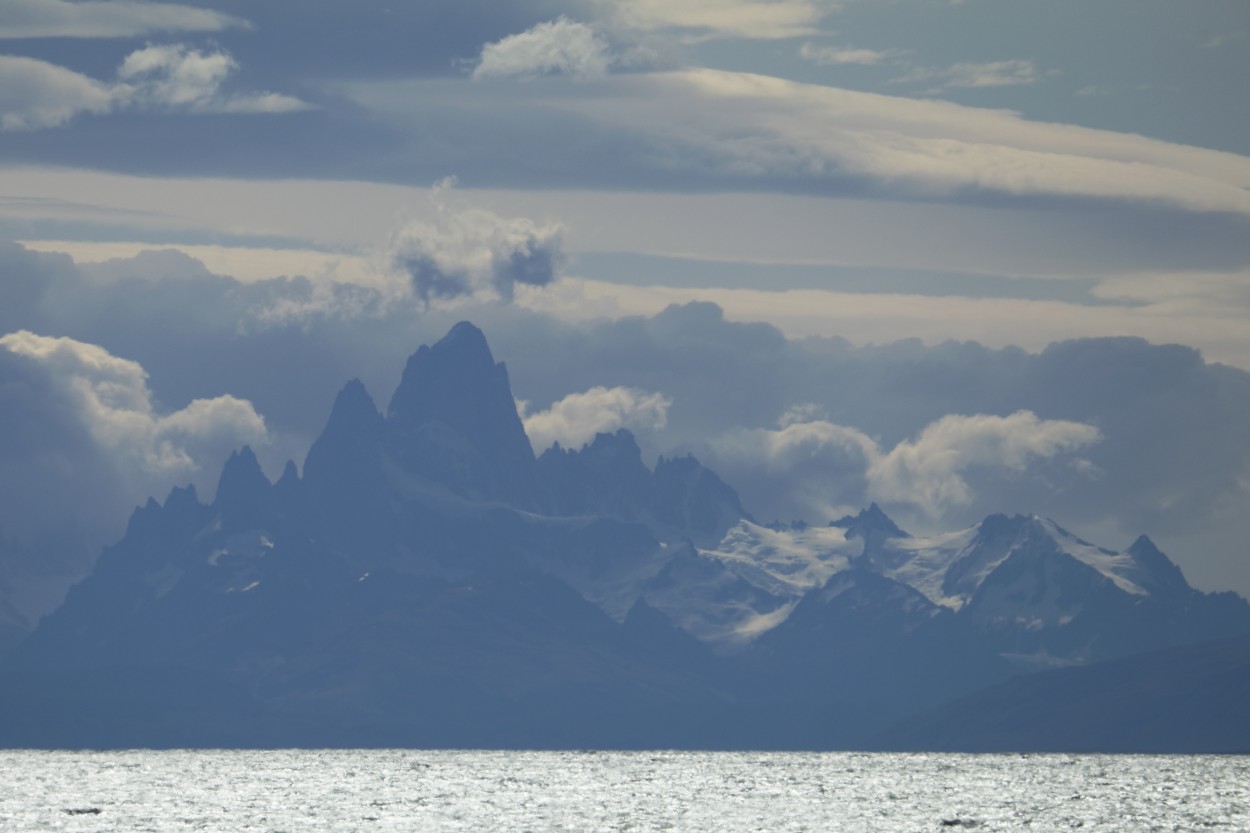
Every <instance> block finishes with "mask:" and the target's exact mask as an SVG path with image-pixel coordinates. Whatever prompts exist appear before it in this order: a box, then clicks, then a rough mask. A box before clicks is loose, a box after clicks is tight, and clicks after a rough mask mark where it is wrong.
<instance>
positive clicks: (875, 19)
mask: <svg viewBox="0 0 1250 833" xmlns="http://www.w3.org/2000/svg"><path fill="white" fill-rule="evenodd" d="M1246 78H1250V2H1246V0H1203V2H1201V3H1185V2H1180V1H1179V0H1131V2H1130V0H1081V2H1076V0H1052V2H1047V3H1040V2H1023V0H771V2H766V1H765V0H521V1H520V2H491V3H484V2H482V0H423V2H411V3H396V2H394V1H393V0H357V2H350V3H349V2H346V0H324V1H323V2H317V3H307V2H293V0H268V2H264V3H255V2H242V0H212V1H211V2H200V3H162V2H140V0H91V2H70V0H8V2H5V3H4V4H2V5H0V348H2V349H0V400H3V401H4V409H3V410H2V411H0V420H3V426H2V427H3V428H4V430H3V432H2V433H3V437H0V536H4V537H3V538H0V540H10V541H18V542H27V543H26V544H23V545H24V546H25V545H30V546H34V545H33V544H29V542H36V541H40V540H52V539H55V540H58V541H60V540H63V539H64V538H65V537H66V531H67V530H69V531H71V532H73V534H74V535H75V536H77V538H76V540H80V541H82V542H85V544H84V546H87V547H97V546H98V545H100V544H102V543H106V542H107V541H109V540H111V539H112V538H115V537H116V536H117V535H119V534H120V532H121V530H122V529H123V528H124V524H125V519H126V517H127V515H128V513H129V511H130V509H131V507H133V506H134V505H136V504H138V503H141V502H143V501H144V500H145V499H146V498H147V496H148V495H153V494H154V495H156V496H157V497H158V498H162V497H163V496H164V494H166V493H167V492H168V490H169V489H170V488H171V487H172V486H175V485H181V484H185V483H188V482H190V483H194V484H195V485H196V486H197V488H198V489H199V490H200V493H201V497H204V498H208V497H211V494H212V491H213V489H214V487H215V483H216V477H217V474H218V472H219V471H220V465H221V462H222V461H223V460H224V458H225V456H226V455H227V454H228V453H229V451H230V450H231V449H232V448H235V447H237V446H239V445H241V444H243V443H249V444H251V445H253V446H254V447H255V448H256V450H257V453H258V454H259V455H260V457H261V460H262V462H263V463H264V465H265V467H266V470H267V471H268V472H269V473H270V475H271V476H275V477H276V475H277V474H278V473H279V472H280V471H281V468H282V465H283V464H284V462H285V461H286V460H287V459H293V460H295V461H296V462H297V463H302V460H303V456H304V454H305V453H306V451H307V448H308V445H309V443H310V442H311V441H312V439H313V438H314V437H315V436H316V434H317V432H318V431H319V430H320V428H321V426H322V425H323V423H324V419H325V417H326V415H327V414H328V408H329V405H330V402H331V401H332V400H333V396H334V393H335V392H336V391H337V390H338V389H339V388H340V387H341V386H342V385H343V383H344V382H346V381H347V380H348V379H350V378H353V377H359V378H361V379H362V380H364V381H365V383H366V385H367V387H368V388H369V390H370V391H371V392H372V394H373V396H374V398H375V399H377V400H378V401H379V402H380V403H385V402H386V400H387V399H388V398H389V395H390V391H391V390H392V389H393V388H394V386H395V384H396V383H397V381H398V378H399V372H400V370H401V369H402V367H403V362H404V359H405V358H406V356H407V355H408V354H409V353H411V352H412V351H413V350H414V349H415V348H416V346H417V345H419V344H421V343H426V342H430V341H433V340H436V339H437V338H439V337H440V336H441V335H442V334H443V333H445V332H446V330H447V329H448V328H449V327H450V326H451V324H453V323H454V322H455V321H457V320H460V319H470V320H473V321H474V322H476V323H478V324H479V325H480V326H482V327H483V328H484V329H485V330H486V333H487V335H488V337H489V338H490V340H491V344H492V347H493V348H494V351H495V353H496V356H497V357H498V358H500V359H502V360H505V361H506V362H507V364H508V367H509V370H510V372H511V374H512V379H513V386H514V392H515V394H516V396H517V398H518V400H519V404H520V407H521V408H522V409H523V414H524V416H525V418H526V424H527V427H528V429H529V431H530V435H531V439H532V441H533V442H534V444H535V446H536V450H537V451H541V450H543V448H545V447H546V446H547V445H548V444H549V443H550V442H555V441H560V442H561V443H563V444H565V445H573V446H576V445H578V444H579V443H581V442H585V441H586V440H588V439H589V438H591V437H592V436H593V434H594V433H595V432H596V431H600V430H615V429H617V428H620V427H627V428H630V429H631V430H633V431H634V432H635V433H636V434H637V435H638V437H639V441H640V443H641V444H642V445H643V448H644V450H645V451H646V453H647V454H648V455H649V456H650V457H651V458H652V459H653V458H654V456H655V455H657V454H661V453H665V454H671V453H687V452H690V453H694V454H696V455H697V456H699V457H700V459H702V460H704V461H705V462H707V463H708V464H709V465H712V467H713V468H715V469H717V470H718V471H720V472H721V473H722V474H723V475H724V476H726V477H727V478H728V479H729V480H730V482H731V483H732V484H733V485H734V486H735V487H737V488H738V489H739V490H740V492H741V493H742V495H743V499H744V503H745V505H746V506H747V508H748V510H750V511H751V512H752V513H753V514H754V515H755V516H756V517H757V518H758V519H759V520H762V521H769V520H774V519H781V520H792V519H797V518H803V519H806V520H808V521H810V522H825V521H827V520H829V519H831V518H834V517H838V516H839V515H840V514H841V513H843V512H845V511H851V510H854V509H856V508H858V507H861V506H863V505H865V504H866V503H867V502H868V501H872V500H876V501H878V502H880V503H881V505H882V506H883V507H885V508H886V509H887V511H889V512H890V513H891V514H892V515H893V516H894V517H896V519H898V520H899V522H900V523H901V524H902V525H903V526H904V527H906V528H910V529H914V530H916V531H927V530H931V529H950V528H953V527H955V526H958V525H964V524H969V523H973V522H975V521H977V520H979V518H980V517H983V516H984V515H985V514H988V513H990V512H1006V513H1008V514H1012V513H1032V512H1036V513H1039V514H1045V515H1049V516H1051V517H1053V518H1054V519H1055V520H1056V521H1058V522H1059V523H1061V524H1063V525H1065V526H1067V527H1069V528H1070V529H1072V530H1073V531H1075V532H1077V533H1078V534H1082V535H1086V536H1087V537H1089V538H1091V540H1094V541H1095V542H1096V543H1099V544H1104V545H1106V546H1110V547H1114V548H1117V549H1119V548H1122V547H1124V546H1126V545H1127V544H1128V543H1129V542H1130V541H1131V540H1132V539H1133V538H1134V537H1136V535H1137V534H1140V533H1146V534H1149V535H1150V536H1151V537H1152V538H1154V539H1155V540H1156V542H1158V543H1159V544H1160V545H1161V546H1163V547H1164V549H1165V550H1166V551H1167V552H1168V553H1169V554H1170V555H1171V556H1172V557H1173V558H1174V559H1175V560H1176V561H1177V562H1178V563H1180V564H1181V566H1182V567H1183V569H1184V570H1185V572H1186V575H1187V576H1188V577H1189V578H1190V579H1191V581H1193V582H1194V583H1195V584H1197V585H1198V586H1200V587H1202V588H1203V589H1207V590H1218V589H1236V590H1238V591H1239V592H1242V593H1250V545H1248V544H1247V543H1246V542H1247V541H1250V517H1248V516H1250V513H1247V512H1246V511H1245V510H1246V508H1247V506H1250V430H1248V428H1247V426H1248V424H1250V421H1248V420H1247V417H1246V414H1247V413H1250V104H1248V103H1247V98H1246V95H1245V79H1246ZM50 531H55V532H56V533H57V535H53V536H52V539H49V535H50V534H51V533H50ZM58 536H59V537H58ZM71 537H73V536H71Z"/></svg>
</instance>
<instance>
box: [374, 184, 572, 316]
mask: <svg viewBox="0 0 1250 833" xmlns="http://www.w3.org/2000/svg"><path fill="white" fill-rule="evenodd" d="M449 184H450V183H446V184H444V186H443V187H440V188H437V189H435V196H434V200H435V207H436V209H437V218H436V219H435V221H434V222H433V223H426V222H420V221H415V222H412V223H409V224H408V225H406V226H404V227H403V228H402V229H401V230H400V231H399V232H398V233H397V234H396V235H395V236H394V237H393V238H392V240H391V244H390V249H389V253H388V254H389V260H390V263H391V265H392V267H393V268H394V269H396V270H397V271H399V272H400V273H401V274H407V275H408V276H409V278H410V279H411V281H412V289H413V292H414V293H415V294H416V296H417V297H418V298H419V299H420V300H421V301H422V302H424V303H425V304H427V305H428V304H429V303H430V302H432V301H435V300H439V299H452V298H467V297H477V298H480V299H487V298H500V299H503V300H505V301H511V300H512V297H513V294H514V292H515V290H516V286H517V285H518V284H522V285H525V286H537V287H541V286H546V285H547V284H549V283H551V282H552V281H554V280H555V279H556V278H557V277H559V274H560V270H561V269H562V268H563V264H564V252H563V249H562V244H561V228H560V226H559V225H558V224H556V223H538V222H535V221H533V220H530V219H528V218H526V217H500V216H499V215H497V214H495V213H493V212H490V211H486V210H484V209H480V208H471V207H454V206H452V205H451V204H449V202H448V200H447V198H446V193H447V191H448V189H449Z"/></svg>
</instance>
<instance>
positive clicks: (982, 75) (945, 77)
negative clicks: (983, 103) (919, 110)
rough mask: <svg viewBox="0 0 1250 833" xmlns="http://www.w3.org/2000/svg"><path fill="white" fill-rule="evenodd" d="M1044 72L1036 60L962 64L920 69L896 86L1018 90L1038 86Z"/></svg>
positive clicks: (936, 90) (936, 89)
mask: <svg viewBox="0 0 1250 833" xmlns="http://www.w3.org/2000/svg"><path fill="white" fill-rule="evenodd" d="M1041 77H1042V75H1041V73H1039V72H1038V70H1037V66H1036V65H1035V64H1034V63H1033V62H1032V61H1027V60H1023V59H1014V60H1010V61H989V62H987V63H958V64H954V65H952V66H949V67H946V68H945V69H927V68H922V69H916V70H912V71H911V72H909V73H907V74H906V75H903V76H902V77H900V78H896V79H894V81H893V82H891V83H895V84H913V83H920V82H923V83H928V84H933V85H934V86H933V88H932V90H931V92H939V91H941V90H949V89H954V88H965V89H977V88H983V87H1018V86H1026V85H1029V84H1036V83H1037V82H1038V81H1040V80H1041Z"/></svg>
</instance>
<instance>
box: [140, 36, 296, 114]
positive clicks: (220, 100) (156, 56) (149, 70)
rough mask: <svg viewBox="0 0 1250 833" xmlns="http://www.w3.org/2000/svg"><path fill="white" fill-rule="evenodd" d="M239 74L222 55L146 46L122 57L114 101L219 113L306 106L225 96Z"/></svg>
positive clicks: (281, 98)
mask: <svg viewBox="0 0 1250 833" xmlns="http://www.w3.org/2000/svg"><path fill="white" fill-rule="evenodd" d="M238 69H239V65H238V63H237V62H236V61H235V60H234V58H233V57H232V56H231V55H230V54H229V53H228V52H224V51H216V52H201V51H200V50H198V49H192V48H190V47H188V46H187V45H185V44H169V45H164V46H148V47H145V48H143V49H139V50H136V51H135V52H132V53H130V54H129V55H127V56H126V59H125V60H124V61H123V62H122V65H121V68H120V69H119V70H118V72H117V77H118V78H119V79H120V81H121V82H122V83H121V85H119V86H118V87H117V96H118V97H119V99H121V100H123V101H125V102H126V103H128V104H133V105H137V106H150V107H172V108H186V109H190V110H196V111H200V112H218V113H289V112H292V111H295V110H304V109H307V108H308V105H307V104H305V103H304V102H303V101H300V100H299V99H297V98H293V97H291V96H286V95H279V94H277V93H225V92H223V90H222V87H223V85H224V84H225V82H226V81H227V79H229V78H230V76H231V75H233V74H234V73H236V72H237V71H238Z"/></svg>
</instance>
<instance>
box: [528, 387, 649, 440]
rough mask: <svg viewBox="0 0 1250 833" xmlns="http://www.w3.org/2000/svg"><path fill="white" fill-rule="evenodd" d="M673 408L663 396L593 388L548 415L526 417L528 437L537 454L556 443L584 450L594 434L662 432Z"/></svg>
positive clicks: (559, 404) (571, 397)
mask: <svg viewBox="0 0 1250 833" xmlns="http://www.w3.org/2000/svg"><path fill="white" fill-rule="evenodd" d="M672 404H673V402H672V400H671V399H669V398H668V397H667V396H664V395H663V394H661V393H650V392H648V391H645V390H639V389H637V388H627V387H615V388H605V387H593V388H591V389H590V390H588V391H585V392H583V393H571V394H569V395H568V396H566V397H564V398H563V399H561V400H560V401H559V402H555V403H553V404H552V406H551V407H550V408H548V409H547V410H545V411H540V412H538V413H536V414H530V415H527V416H524V421H525V433H526V434H528V435H529V438H530V444H531V445H532V446H534V450H535V451H539V452H541V451H545V450H546V449H548V448H550V447H551V446H552V444H553V443H556V442H559V443H560V444H561V445H562V446H564V447H566V448H581V447H582V446H583V445H585V444H586V443H588V442H590V441H591V440H592V439H594V436H595V434H600V433H608V432H612V431H616V430H618V429H620V428H629V429H631V430H634V431H639V430H641V431H658V430H661V429H663V428H664V426H665V425H666V424H667V421H668V409H669V406H671V405H672Z"/></svg>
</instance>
